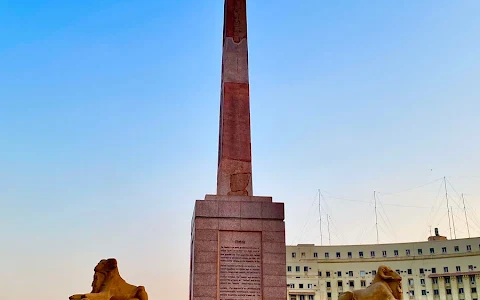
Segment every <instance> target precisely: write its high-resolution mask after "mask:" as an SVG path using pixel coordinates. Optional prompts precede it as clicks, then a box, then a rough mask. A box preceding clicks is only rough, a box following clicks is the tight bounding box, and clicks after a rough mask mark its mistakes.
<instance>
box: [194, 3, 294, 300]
mask: <svg viewBox="0 0 480 300" xmlns="http://www.w3.org/2000/svg"><path fill="white" fill-rule="evenodd" d="M219 127H220V134H219V148H218V174H217V194H216V195H206V196H205V199H204V200H197V201H196V202H195V209H194V213H193V218H192V226H191V258H190V299H191V300H254V299H255V300H261V299H263V300H285V299H286V297H287V281H286V257H285V255H286V254H285V253H286V247H285V223H284V205H283V203H275V202H273V201H272V198H271V197H259V196H253V189H252V155H251V137H250V96H249V80H248V46H247V13H246V0H225V19H224V32H223V57H222V82H221V96H220V126H219Z"/></svg>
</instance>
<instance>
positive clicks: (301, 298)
mask: <svg viewBox="0 0 480 300" xmlns="http://www.w3.org/2000/svg"><path fill="white" fill-rule="evenodd" d="M329 283H330V282H327V288H329V287H330V285H329ZM361 284H362V287H365V285H366V283H365V281H363V280H362V283H361ZM309 286H311V284H309ZM353 286H354V285H353V283H351V284H350V287H353ZM339 287H341V285H339ZM290 288H292V289H294V288H295V284H293V283H292V284H290ZM299 288H301V289H302V288H303V284H299ZM309 288H311V287H309ZM445 293H446V294H447V295H451V294H452V289H449V288H447V289H445ZM458 293H459V294H465V289H464V288H459V289H458ZM471 293H472V294H475V293H477V288H475V287H473V288H471ZM408 294H409V295H410V296H415V291H414V290H410V291H408ZM433 294H434V295H439V294H440V292H439V290H438V289H434V290H433ZM422 295H423V296H425V295H427V290H422ZM296 296H297V295H290V300H296V299H297V298H296ZM327 297H328V298H331V297H332V293H331V292H327ZM313 298H314V296H313V295H308V299H309V300H313ZM474 299H476V298H474ZM299 300H305V295H299Z"/></svg>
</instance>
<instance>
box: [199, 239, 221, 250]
mask: <svg viewBox="0 0 480 300" xmlns="http://www.w3.org/2000/svg"><path fill="white" fill-rule="evenodd" d="M195 250H198V251H202V252H203V251H205V252H216V251H217V250H218V242H216V241H195Z"/></svg>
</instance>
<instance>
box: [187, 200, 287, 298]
mask: <svg viewBox="0 0 480 300" xmlns="http://www.w3.org/2000/svg"><path fill="white" fill-rule="evenodd" d="M191 232H192V236H191V265H190V299H191V300H240V299H241V300H246V299H252V300H253V299H255V300H257V299H258V300H261V299H263V300H285V299H286V298H287V289H286V286H287V281H286V265H285V264H286V256H285V255H286V254H285V253H286V247H285V223H284V205H283V203H274V202H272V198H271V197H252V196H222V195H207V196H205V200H197V201H196V203H195V210H194V214H193V219H192V231H191Z"/></svg>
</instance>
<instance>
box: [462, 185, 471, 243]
mask: <svg viewBox="0 0 480 300" xmlns="http://www.w3.org/2000/svg"><path fill="white" fill-rule="evenodd" d="M462 201H463V211H464V212H465V222H466V223H467V231H468V238H470V227H468V218H467V209H466V208H465V198H463V193H462Z"/></svg>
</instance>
